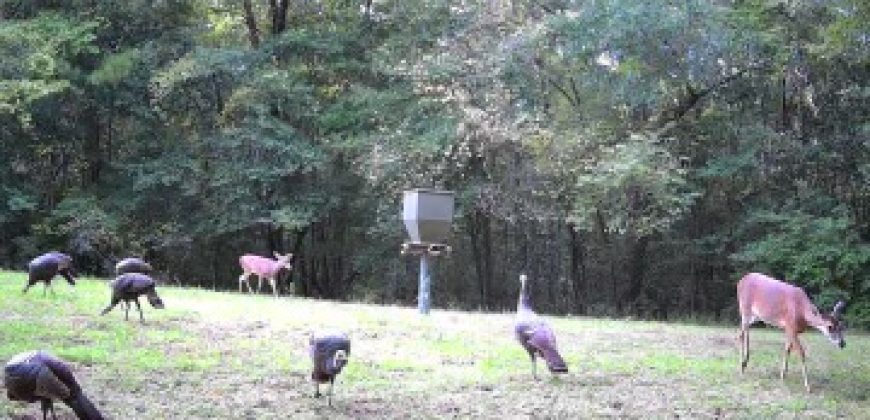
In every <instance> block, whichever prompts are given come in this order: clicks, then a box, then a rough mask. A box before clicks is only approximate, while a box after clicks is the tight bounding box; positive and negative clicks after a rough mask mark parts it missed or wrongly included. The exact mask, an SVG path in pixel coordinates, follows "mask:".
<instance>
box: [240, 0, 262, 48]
mask: <svg viewBox="0 0 870 420" xmlns="http://www.w3.org/2000/svg"><path fill="white" fill-rule="evenodd" d="M242 7H243V8H244V9H245V25H246V26H247V27H248V39H249V40H250V41H251V48H254V49H257V48H259V47H260V30H259V29H258V28H257V17H256V16H255V15H254V7H253V6H252V5H251V0H242Z"/></svg>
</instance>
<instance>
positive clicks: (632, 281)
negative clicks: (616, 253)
mask: <svg viewBox="0 0 870 420" xmlns="http://www.w3.org/2000/svg"><path fill="white" fill-rule="evenodd" d="M648 243H649V237H648V236H646V235H643V236H641V237H639V238H637V240H636V241H635V242H634V245H633V246H632V249H631V254H630V256H629V258H630V261H629V262H628V290H626V291H625V293H624V294H623V295H622V298H621V299H620V302H621V304H627V305H631V304H633V303H634V302H635V301H637V298H639V297H640V293H641V291H643V286H644V275H645V274H646V251H647V245H648Z"/></svg>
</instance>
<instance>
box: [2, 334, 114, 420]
mask: <svg viewBox="0 0 870 420" xmlns="http://www.w3.org/2000/svg"><path fill="white" fill-rule="evenodd" d="M3 383H4V385H5V387H6V395H7V396H8V397H9V399H10V400H12V401H24V402H28V403H33V402H37V401H39V402H41V403H42V418H43V420H45V419H47V418H48V412H49V411H51V417H52V418H53V419H56V418H57V416H56V415H55V412H54V400H60V401H63V402H64V404H66V405H68V406H69V407H70V408H71V409H72V410H73V412H75V414H76V415H77V416H78V418H80V419H86V420H102V419H103V416H102V414H100V412H99V411H98V410H97V409H96V407H94V405H93V403H91V401H90V400H88V398H87V397H86V396H85V395H84V394H83V393H82V388H81V387H80V386H79V384H78V382H76V379H75V377H74V376H73V374H72V370H70V368H69V366H67V364H66V363H65V362H64V361H63V360H61V359H58V358H57V357H54V356H52V355H50V354H48V353H45V352H43V351H31V352H27V353H21V354H18V355H16V356H15V357H13V358H12V360H10V361H9V363H7V364H6V368H5V369H4V371H3Z"/></svg>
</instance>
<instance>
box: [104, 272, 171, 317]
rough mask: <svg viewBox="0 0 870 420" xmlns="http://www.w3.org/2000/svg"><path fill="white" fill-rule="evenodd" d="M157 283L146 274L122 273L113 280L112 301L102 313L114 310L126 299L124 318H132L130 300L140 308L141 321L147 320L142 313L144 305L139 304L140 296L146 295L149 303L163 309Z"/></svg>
mask: <svg viewBox="0 0 870 420" xmlns="http://www.w3.org/2000/svg"><path fill="white" fill-rule="evenodd" d="M155 286H156V283H154V279H152V278H151V277H149V276H148V275H145V274H140V273H127V274H121V275H120V276H118V277H117V278H115V280H114V281H112V301H111V302H110V303H109V306H107V307H106V309H103V312H101V313H100V315H105V314H107V313H109V311H111V310H112V308H114V307H115V305H117V304H118V303H119V302H121V301H124V304H125V305H126V311H125V312H124V319H125V320H129V319H130V302H131V301H132V302H135V303H136V308H138V309H139V321H140V322H145V317H144V315H142V306H140V305H139V296H142V295H145V296H146V297H147V298H148V303H150V304H151V306H153V307H155V308H157V309H163V301H162V300H161V299H160V296H157V291H156V290H155Z"/></svg>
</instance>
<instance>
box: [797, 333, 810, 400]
mask: <svg viewBox="0 0 870 420" xmlns="http://www.w3.org/2000/svg"><path fill="white" fill-rule="evenodd" d="M795 347H797V351H798V354H799V355H800V356H801V372H802V373H803V374H804V388H806V390H807V392H810V381H809V380H808V379H807V356H806V353H804V346H803V345H802V344H801V342H800V340H798V339H795Z"/></svg>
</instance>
